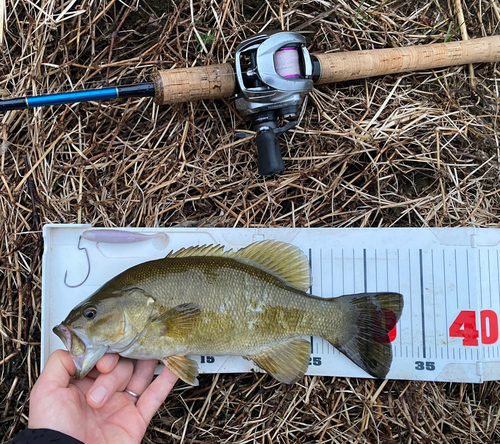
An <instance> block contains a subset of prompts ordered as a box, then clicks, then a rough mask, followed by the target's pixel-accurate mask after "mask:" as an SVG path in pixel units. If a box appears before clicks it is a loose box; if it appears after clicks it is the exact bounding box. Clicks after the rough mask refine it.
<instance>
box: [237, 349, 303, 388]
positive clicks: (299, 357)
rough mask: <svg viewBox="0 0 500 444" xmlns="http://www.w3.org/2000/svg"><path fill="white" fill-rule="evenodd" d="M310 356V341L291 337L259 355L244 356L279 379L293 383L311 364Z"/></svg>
mask: <svg viewBox="0 0 500 444" xmlns="http://www.w3.org/2000/svg"><path fill="white" fill-rule="evenodd" d="M310 356H311V344H310V343H309V341H306V340H305V339H291V340H289V341H285V342H282V343H280V344H278V345H275V346H273V347H269V348H267V349H266V350H264V351H263V352H261V353H259V354H257V355H252V356H244V358H245V359H248V360H252V361H253V362H255V363H256V364H257V365H258V366H259V367H260V368H261V369H263V370H265V371H266V372H267V373H269V374H271V375H272V376H274V378H276V379H277V380H278V381H280V382H284V383H285V384H293V383H295V382H297V381H298V380H299V379H300V378H302V376H304V373H305V372H306V371H307V367H308V366H309V358H310Z"/></svg>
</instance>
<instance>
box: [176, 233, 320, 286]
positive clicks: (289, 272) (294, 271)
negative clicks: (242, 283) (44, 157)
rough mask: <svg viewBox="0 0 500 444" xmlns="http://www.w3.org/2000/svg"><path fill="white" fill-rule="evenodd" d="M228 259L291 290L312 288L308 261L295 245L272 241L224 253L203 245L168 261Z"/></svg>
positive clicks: (185, 249)
mask: <svg viewBox="0 0 500 444" xmlns="http://www.w3.org/2000/svg"><path fill="white" fill-rule="evenodd" d="M203 256H205V257H226V258H232V259H236V260H238V261H240V262H244V263H246V264H248V265H251V266H254V267H257V268H260V269H261V270H264V271H267V272H270V273H272V274H274V275H275V276H277V277H279V278H280V279H282V280H284V281H286V282H287V283H288V284H290V285H291V286H293V287H295V288H298V289H299V290H302V291H307V290H308V289H309V287H310V286H311V278H310V271H309V261H308V259H307V257H306V255H305V254H304V253H303V252H302V251H301V250H300V248H298V247H296V246H295V245H290V244H287V243H285V242H278V241H273V240H265V241H261V242H255V243H253V244H250V245H249V246H248V247H245V248H242V249H240V250H238V251H233V250H229V251H224V247H223V246H222V245H201V246H196V247H189V248H182V249H180V250H179V251H176V252H171V253H169V254H168V256H167V258H180V257H182V258H186V257H203Z"/></svg>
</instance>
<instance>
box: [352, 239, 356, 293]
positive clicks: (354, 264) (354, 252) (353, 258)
mask: <svg viewBox="0 0 500 444" xmlns="http://www.w3.org/2000/svg"><path fill="white" fill-rule="evenodd" d="M352 288H353V289H354V293H356V251H355V250H354V248H353V249H352Z"/></svg>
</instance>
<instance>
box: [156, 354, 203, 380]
mask: <svg viewBox="0 0 500 444" xmlns="http://www.w3.org/2000/svg"><path fill="white" fill-rule="evenodd" d="M162 362H163V363H164V364H165V366H166V367H168V369H169V370H170V371H171V372H172V373H173V374H174V375H175V376H177V377H178V378H180V379H182V380H183V381H184V382H186V383H187V384H190V385H198V384H199V382H198V378H197V376H198V363H197V362H196V361H193V360H192V359H189V358H186V356H181V355H174V356H169V357H168V358H164V359H162Z"/></svg>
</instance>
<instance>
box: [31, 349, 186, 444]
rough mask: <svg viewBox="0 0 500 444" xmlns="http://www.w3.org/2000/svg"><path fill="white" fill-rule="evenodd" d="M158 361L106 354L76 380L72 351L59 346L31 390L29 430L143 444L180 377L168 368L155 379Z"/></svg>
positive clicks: (88, 442) (88, 443)
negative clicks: (85, 374) (60, 348)
mask: <svg viewBox="0 0 500 444" xmlns="http://www.w3.org/2000/svg"><path fill="white" fill-rule="evenodd" d="M157 362H158V361H153V360H149V361H137V364H136V365H135V367H134V365H133V363H132V361H131V360H129V359H125V358H120V357H119V356H118V355H115V354H106V355H104V356H103V357H102V358H101V359H100V360H99V361H98V362H97V364H96V368H94V369H93V370H92V371H91V372H90V373H89V374H88V375H87V376H86V377H85V378H83V379H81V380H78V381H77V380H75V379H73V375H74V374H75V370H76V367H75V364H74V362H73V360H72V359H71V356H70V354H69V353H68V352H67V351H63V350H56V351H55V352H54V353H53V354H52V355H50V357H49V359H48V361H47V363H46V364H45V367H44V369H43V371H42V373H41V374H40V377H39V378H38V381H37V382H36V384H35V386H34V387H33V390H32V391H31V397H30V414H29V422H28V428H30V429H41V428H46V429H52V430H57V431H59V432H62V433H65V434H67V435H69V436H72V437H73V438H76V439H78V440H80V441H83V442H84V443H85V444H97V443H99V444H100V443H106V444H110V443H120V444H127V443H140V442H141V440H142V438H143V436H144V434H145V432H146V428H147V426H148V424H149V421H151V418H152V417H153V415H154V414H155V413H156V411H157V410H158V408H159V407H160V406H161V404H162V403H163V401H165V398H166V397H167V395H168V394H169V393H170V391H171V390H172V387H173V386H174V384H175V382H176V381H177V377H176V376H175V375H174V374H173V373H172V372H171V371H170V370H168V369H167V368H166V367H165V368H164V369H163V371H162V372H161V374H160V375H159V376H158V377H157V378H156V379H155V380H154V381H153V382H151V381H152V379H153V375H154V371H155V368H156V364H157ZM125 389H128V390H130V391H131V392H133V393H136V394H138V395H140V396H139V398H138V399H137V398H136V397H135V396H133V395H130V394H129V393H127V392H124V391H123V390H125Z"/></svg>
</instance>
